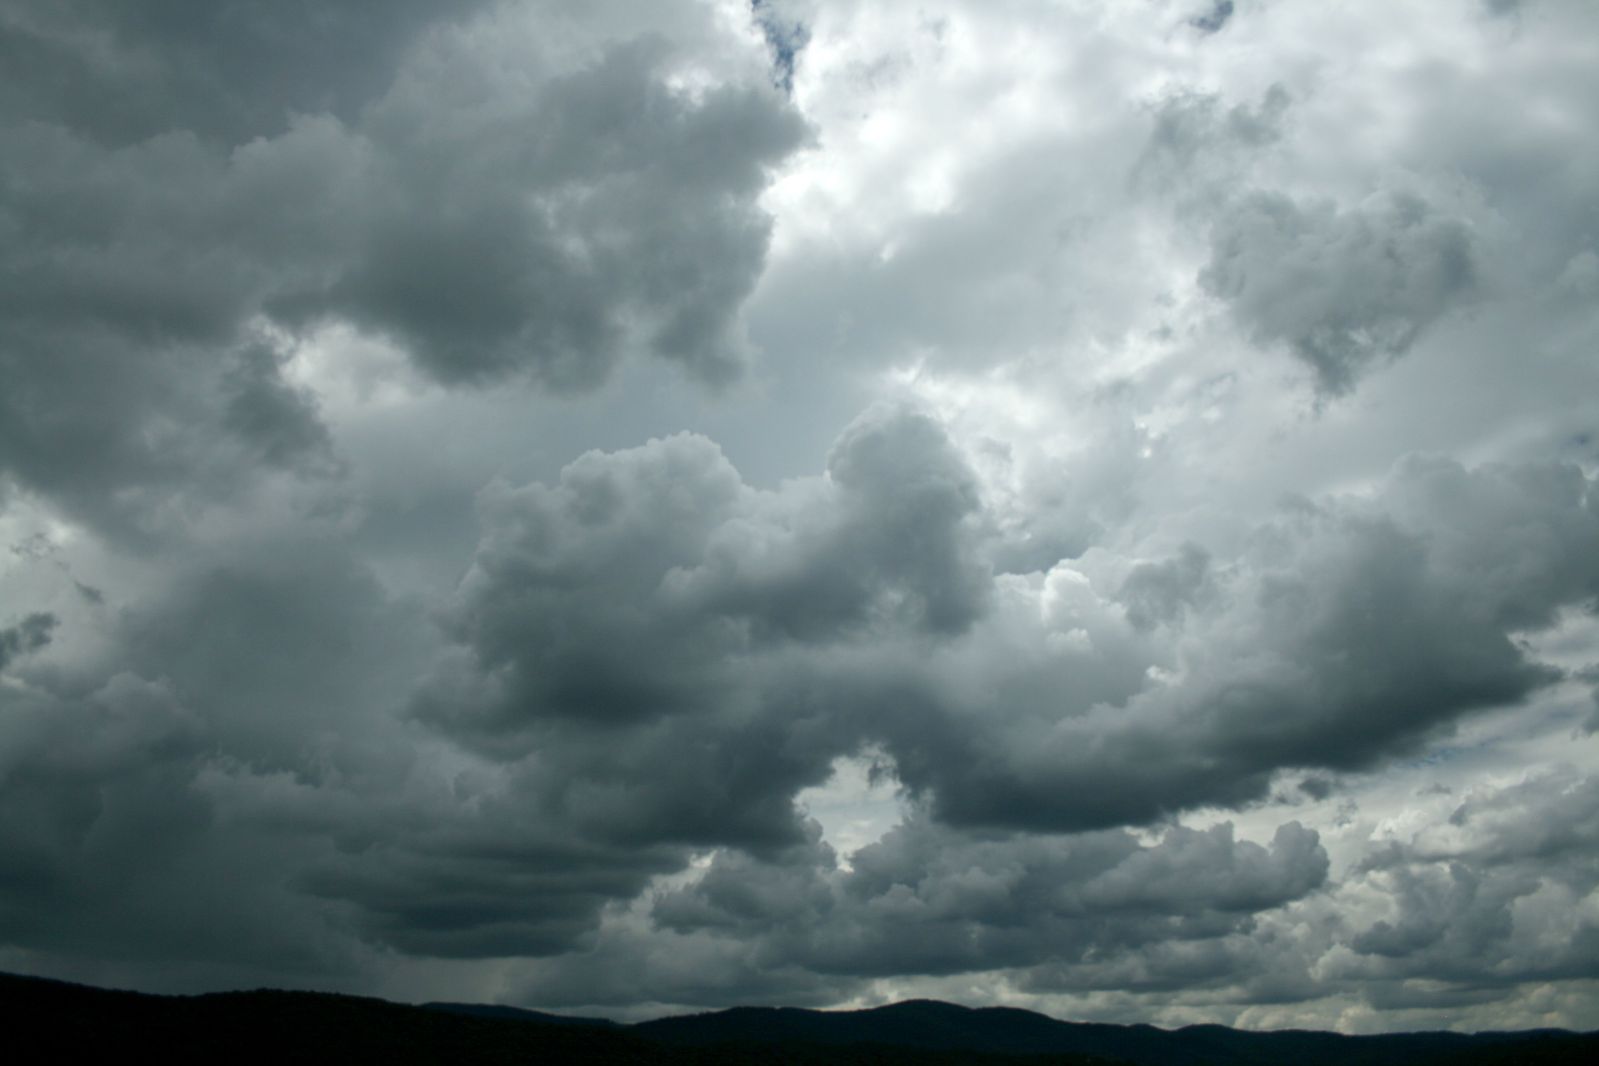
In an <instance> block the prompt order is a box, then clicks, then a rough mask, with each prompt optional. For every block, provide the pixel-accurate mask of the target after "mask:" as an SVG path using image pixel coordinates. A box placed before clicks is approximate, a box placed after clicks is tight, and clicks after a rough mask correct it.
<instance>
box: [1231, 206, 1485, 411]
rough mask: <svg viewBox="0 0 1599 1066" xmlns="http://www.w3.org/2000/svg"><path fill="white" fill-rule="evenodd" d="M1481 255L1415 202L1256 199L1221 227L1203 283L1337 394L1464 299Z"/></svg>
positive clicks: (1455, 228)
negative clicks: (1350, 204)
mask: <svg viewBox="0 0 1599 1066" xmlns="http://www.w3.org/2000/svg"><path fill="white" fill-rule="evenodd" d="M1474 259H1475V253H1474V251H1473V240H1472V234H1471V230H1470V228H1469V227H1468V226H1467V225H1466V224H1465V223H1463V222H1461V221H1460V220H1459V219H1454V218H1449V217H1447V216H1445V217H1439V215H1438V213H1437V211H1436V209H1434V208H1431V207H1430V206H1429V205H1428V204H1427V203H1426V201H1424V200H1421V199H1419V198H1417V197H1414V196H1408V195H1396V196H1392V197H1388V198H1386V199H1385V200H1383V201H1382V202H1378V203H1375V204H1369V205H1361V206H1360V207H1357V208H1355V209H1353V210H1347V211H1339V210H1338V209H1337V208H1335V207H1334V206H1332V205H1331V204H1326V203H1315V204H1309V205H1302V204H1299V203H1296V202H1295V201H1294V200H1292V199H1290V198H1288V197H1286V196H1283V195H1282V194H1280V193H1255V194H1253V195H1250V196H1247V197H1245V198H1243V199H1242V200H1241V201H1239V202H1238V203H1236V204H1234V205H1233V206H1232V207H1231V208H1229V209H1228V210H1227V211H1226V212H1225V213H1224V214H1223V215H1222V217H1221V218H1220V219H1219V220H1218V221H1217V222H1216V225H1215V229H1214V230H1213V233H1212V243H1211V258H1210V263H1209V264H1208V265H1207V266H1206V267H1205V268H1204V270H1203V271H1202V272H1201V274H1200V282H1201V284H1203V286H1204V287H1205V289H1206V290H1207V291H1209V292H1210V293H1212V294H1213V295H1216V296H1218V297H1221V298H1222V299H1224V300H1226V301H1227V302H1228V303H1229V304H1230V305H1231V307H1232V310H1233V313H1234V315H1235V316H1237V318H1238V319H1239V321H1240V322H1241V323H1242V324H1243V326H1244V328H1245V329H1246V330H1247V331H1248V332H1249V333H1250V335H1251V336H1252V337H1253V338H1254V339H1255V340H1257V341H1260V342H1263V343H1274V342H1283V343H1286V344H1287V345H1288V346H1289V347H1290V348H1291V349H1292V351H1293V352H1294V354H1295V355H1297V356H1298V357H1299V358H1301V359H1303V360H1304V361H1305V362H1307V363H1308V364H1309V365H1310V367H1311V368H1312V369H1313V370H1314V371H1315V373H1316V380H1317V383H1318V385H1319V386H1320V387H1321V388H1322V389H1324V390H1326V391H1328V392H1335V393H1336V392H1343V391H1347V390H1348V389H1349V388H1351V387H1352V385H1353V383H1354V380H1355V378H1356V377H1357V376H1358V375H1359V374H1360V372H1361V371H1362V370H1364V369H1366V367H1367V366H1368V365H1370V364H1371V363H1373V362H1375V361H1376V360H1378V359H1381V358H1394V357H1397V356H1399V355H1402V354H1404V352H1405V351H1406V350H1407V349H1408V348H1409V347H1410V346H1411V345H1412V344H1413V343H1415V340H1416V338H1417V337H1418V336H1419V335H1420V334H1421V331H1422V330H1424V329H1426V328H1427V327H1428V326H1429V325H1431V324H1432V323H1433V322H1434V321H1435V320H1436V319H1437V318H1438V317H1439V316H1441V315H1443V314H1444V313H1445V312H1447V311H1449V310H1451V309H1452V308H1454V307H1457V306H1460V305H1461V304H1463V303H1465V302H1466V301H1467V300H1468V299H1469V298H1470V296H1471V294H1472V292H1473V290H1474V288H1475V287H1476V285H1477V274H1478V268H1477V267H1476V266H1475V265H1474Z"/></svg>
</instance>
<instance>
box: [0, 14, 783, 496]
mask: <svg viewBox="0 0 1599 1066" xmlns="http://www.w3.org/2000/svg"><path fill="white" fill-rule="evenodd" d="M191 7H192V10H190V8H191ZM379 7H381V8H382V10H381V11H379ZM453 11H454V16H455V17H457V18H461V19H466V18H467V16H468V14H469V13H468V12H466V11H463V10H461V9H453ZM424 15H428V16H429V17H424ZM517 16H518V12H516V11H512V10H510V9H507V10H504V11H496V12H490V13H489V14H487V15H485V16H483V17H484V18H487V19H489V20H490V21H489V22H488V23H483V22H481V21H480V22H477V23H472V22H470V21H468V22H467V23H465V24H463V25H455V24H454V23H453V22H450V23H440V24H438V25H432V23H433V21H434V18H433V16H432V12H431V9H429V12H428V13H424V12H422V11H420V10H419V9H415V8H414V7H408V8H405V9H403V10H394V11H391V10H390V8H389V6H388V5H377V6H373V5H360V6H356V7H351V8H350V9H349V10H344V9H341V10H340V12H338V13H335V14H333V15H329V16H328V17H326V18H323V17H322V16H321V15H320V14H319V13H318V12H316V11H312V10H311V9H310V8H309V7H308V6H304V5H284V6H282V7H281V8H280V7H273V8H272V10H271V12H266V11H264V10H263V11H257V10H255V9H254V8H253V7H250V6H249V5H221V6H218V5H189V6H185V7H182V8H181V9H177V8H175V9H173V10H171V11H167V10H166V9H165V8H163V9H162V11H161V13H159V14H158V13H157V12H156V11H155V10H154V9H151V8H149V7H148V6H147V5H120V4H119V5H99V4H88V3H84V4H77V5H72V6H68V7H60V6H55V5H51V6H46V5H37V6H34V5H24V6H22V7H18V8H14V9H9V10H8V14H7V15H6V17H5V21H4V23H3V24H0V25H3V26H4V29H5V32H6V35H7V37H6V39H7V42H8V44H7V45H6V47H9V48H11V49H12V50H14V51H19V52H31V51H36V50H43V51H42V54H44V55H51V56H54V58H53V59H50V60H49V61H47V62H41V63H39V64H34V63H23V64H20V65H18V66H15V67H11V66H8V68H7V69H8V72H9V77H8V80H9V81H12V82H15V83H17V84H15V85H13V86H12V88H13V89H14V90H15V91H14V92H12V93H10V94H9V95H8V100H9V101H10V103H11V105H12V107H13V108H14V109H15V110H16V113H14V114H11V115H10V116H9V117H8V118H7V119H6V120H5V121H4V122H3V123H0V138H3V140H4V142H5V144H6V150H5V157H6V160H7V162H6V175H7V181H6V185H5V190H6V191H5V193H4V195H3V199H0V225H3V226H4V230H5V232H6V234H7V240H6V242H5V247H6V253H5V255H4V256H3V257H0V276H3V277H4V278H5V279H6V284H5V285H4V291H5V297H4V299H3V309H4V311H5V319H6V322H5V326H4V328H3V330H0V360H3V361H4V365H5V366H6V367H7V378H8V380H9V381H11V382H12V383H13V387H12V388H10V389H8V390H7V396H6V399H5V401H3V407H0V467H3V468H4V469H5V470H6V471H7V472H9V473H10V474H11V475H13V476H15V477H17V478H19V479H20V480H21V481H22V482H23V483H24V484H26V485H28V486H29V487H32V488H35V489H38V490H42V491H44V492H46V493H49V494H52V495H54V496H57V497H58V498H60V499H62V500H63V502H64V503H65V504H66V505H67V506H69V507H70V508H72V509H73V510H75V511H77V512H78V513H80V514H83V515H85V516H91V517H95V518H96V519H97V520H99V521H102V522H110V521H113V520H115V518H116V517H117V516H116V514H115V513H110V514H108V513H107V512H109V511H112V510H113V509H114V508H117V507H118V506H119V505H120V509H121V510H123V511H127V510H129V509H134V510H136V509H137V507H136V503H135V499H136V497H133V496H130V495H128V494H124V495H123V496H122V497H119V498H118V502H117V503H115V504H113V503H111V502H109V501H108V498H107V497H108V490H109V489H111V488H112V487H113V486H116V487H122V486H130V487H131V486H151V487H154V488H156V489H157V490H158V491H160V492H170V491H172V490H174V489H175V488H176V487H177V486H178V485H180V484H184V483H185V482H187V486H186V487H187V488H188V489H189V490H191V491H192V489H193V488H194V486H195V485H196V483H199V484H208V485H210V486H211V487H212V489H213V490H214V491H215V490H217V489H220V487H221V486H224V485H228V484H236V483H237V482H238V481H239V480H240V478H241V477H244V476H247V475H246V473H245V472H246V470H247V469H248V467H249V465H250V460H252V459H265V461H266V462H267V463H269V464H271V465H274V466H278V467H295V468H299V469H302V470H305V469H308V468H307V466H306V463H305V462H304V461H303V460H304V459H305V458H306V457H307V456H309V455H312V454H313V453H317V452H325V451H326V447H325V443H326V440H327V431H326V430H325V429H323V428H322V427H321V426H320V425H319V424H318V422H317V418H316V415H315V411H314V405H313V404H312V403H310V402H309V401H308V400H307V398H306V397H305V396H304V395H303V394H298V393H296V392H295V390H294V388H293V387H291V386H287V385H284V384H282V383H281V382H279V381H277V380H276V379H277V377H278V376H279V375H278V374H277V373H276V372H275V371H274V369H273V368H272V367H271V366H269V365H268V363H267V362H265V361H263V359H262V358H261V357H260V356H259V352H260V351H261V348H262V345H263V343H266V342H265V341H264V340H263V339H262V338H261V337H260V336H259V335H258V334H259V333H260V330H261V328H262V324H263V323H273V324H275V325H276V326H277V327H280V328H288V329H290V330H293V331H304V330H305V329H307V328H310V327H312V326H313V325H315V324H318V323H324V322H351V323H356V324H358V325H359V326H361V327H362V328H365V329H368V330H370V331H372V332H374V333H377V334H382V335H385V336H388V337H390V338H391V339H393V340H394V341H395V342H397V343H399V344H400V345H401V346H403V347H404V348H405V349H406V350H407V351H408V352H409V354H410V355H411V356H412V358H413V361H414V363H415V365H416V366H417V367H418V368H419V369H420V370H422V371H423V372H424V373H426V374H427V375H429V376H431V377H433V378H435V379H437V380H439V381H441V382H444V383H447V384H463V383H471V384H479V385H481V384H487V383H492V382H495V381H499V380H503V379H505V378H517V379H522V380H527V381H531V382H533V383H536V384H538V385H542V386H547V387H551V388H556V389H592V388H594V387H595V386H597V385H598V384H599V383H600V382H602V381H603V380H605V378H606V377H607V375H608V374H609V373H610V371H611V369H612V368H613V367H614V366H615V365H616V364H617V362H618V361H619V360H620V359H621V358H623V357H624V355H626V354H627V353H629V352H634V351H648V352H653V353H655V354H657V355H659V356H661V357H664V358H666V359H669V360H671V361H673V362H674V363H675V364H677V365H679V366H681V367H682V368H684V370H685V371H686V372H687V373H688V374H689V375H691V376H692V377H694V378H696V379H699V380H703V381H711V382H725V381H726V380H728V379H729V378H730V377H732V376H733V375H735V374H736V373H737V371H738V368H739V367H740V366H741V364H742V362H743V361H744V358H745V354H746V351H747V343H746V342H745V340H744V338H743V332H742V329H743V327H742V324H741V320H740V308H741V305H742V303H743V301H744V299H745V298H746V297H747V296H748V294H749V292H750V290H751V288H752V287H753V285H754V282H755V279H756V277H757V276H758V274H759V272H760V270H761V267H762V264H763V260H764V255H765V250H766V244H767V239H768V233H769V228H770V226H769V221H768V219H767V217H766V215H765V214H764V213H763V212H762V211H761V210H760V209H759V208H758V206H757V205H756V199H757V197H758V196H759V195H760V193H761V192H762V190H763V189H764V187H765V184H766V181H767V174H768V170H769V169H770V168H771V167H772V166H773V165H775V164H776V163H777V162H778V161H779V160H781V159H782V158H783V157H784V156H785V155H786V154H787V153H789V152H790V151H791V150H793V149H794V148H795V147H796V146H797V145H798V144H799V142H800V140H801V139H802V137H803V136H804V133H805V128H804V125H803V123H802V121H801V120H800V118H799V117H798V116H797V115H796V114H795V113H794V112H793V111H792V109H791V108H790V107H789V106H788V105H787V104H785V103H784V102H783V101H782V100H781V99H780V98H779V97H778V96H777V95H775V94H774V93H773V91H772V90H771V89H770V88H768V87H765V86H760V85H753V86H749V85H739V84H735V83H730V84H726V85H723V86H720V87H717V88H714V89H712V90H710V91H708V92H706V93H703V94H696V93H690V92H688V91H686V90H682V89H678V88H672V87H671V86H670V85H669V84H668V83H669V81H670V79H671V73H672V72H671V63H672V61H673V54H674V53H673V49H672V45H671V43H670V42H669V41H667V40H666V39H664V38H659V37H640V38H638V39H634V40H628V39H626V38H623V39H622V40H619V41H612V42H610V43H609V44H602V45H601V46H598V47H595V48H592V49H590V50H589V51H588V52H587V53H578V55H579V56H582V55H584V54H587V55H588V56H589V59H590V60H591V61H588V62H583V61H580V62H579V63H578V65H577V66H576V67H575V68H574V69H570V70H563V69H561V68H560V67H558V66H556V65H554V64H552V63H550V62H540V61H535V62H534V63H533V64H531V65H529V64H528V63H527V62H526V61H525V59H523V60H519V61H517V62H516V63H515V64H514V66H513V64H512V60H513V58H514V57H512V56H509V55H506V54H504V52H505V50H504V47H503V46H501V48H500V51H498V52H496V51H495V48H494V46H493V45H492V44H487V43H485V40H486V38H485V34H488V33H492V32H495V31H496V29H498V30H499V31H500V32H501V33H502V34H505V35H510V34H514V33H516V32H520V31H519V30H518V29H517V27H518V25H519V23H517V22H516V18H517ZM494 20H498V21H494ZM602 36H603V34H602ZM355 41H359V42H360V47H359V49H357V51H359V53H360V55H361V56H362V62H361V63H358V64H354V65H351V64H350V63H348V62H347V55H348V53H350V52H351V51H352V44H353V42H355ZM96 50H99V52H103V53H104V54H99V52H96ZM69 55H70V56H72V57H76V58H73V59H71V60H70V61H69V59H68V58H67V56H69ZM286 55H293V56H294V57H295V62H294V63H293V64H289V63H286V62H284V61H283V58H282V57H284V56H286ZM91 56H92V61H91ZM334 56H337V57H338V62H334V60H333V57H334ZM191 60H193V61H192V62H191ZM69 62H74V63H81V64H83V65H91V66H92V67H93V68H94V69H95V70H96V71H98V72H100V73H99V74H98V75H97V77H100V78H101V79H102V80H105V81H106V82H107V84H105V85H103V86H98V87H95V88H89V89H82V90H81V91H80V90H79V89H73V90H71V91H70V92H69V91H68V90H67V89H65V88H64V87H63V86H62V85H61V84H59V83H58V79H59V78H60V77H61V76H62V71H63V70H64V69H65V65H67V64H68V63H69ZM291 71H292V73H291ZM69 81H70V79H69ZM191 82H192V84H191ZM213 89H214V90H215V91H212V90H213ZM219 441H220V442H221V447H220V449H219V447H218V442H219ZM230 449H231V450H232V451H234V452H236V453H239V454H238V455H237V456H236V458H235V460H234V461H233V462H232V463H231V466H230V465H229V464H228V463H227V462H225V461H224V460H223V455H224V454H225V453H227V452H228V451H229V450H230ZM317 466H318V464H312V467H317ZM320 466H322V467H325V466H326V464H325V463H324V464H320Z"/></svg>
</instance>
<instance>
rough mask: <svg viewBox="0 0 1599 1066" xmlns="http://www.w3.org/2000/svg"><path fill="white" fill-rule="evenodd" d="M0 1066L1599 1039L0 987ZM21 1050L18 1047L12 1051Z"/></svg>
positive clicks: (1379, 1065) (37, 982)
mask: <svg viewBox="0 0 1599 1066" xmlns="http://www.w3.org/2000/svg"><path fill="white" fill-rule="evenodd" d="M0 1015H3V1016H4V1017H5V1019H6V1029H7V1035H8V1037H10V1040H9V1041H8V1045H9V1050H8V1055H7V1059H8V1061H9V1062H16V1063H29V1062H60V1061H74V1060H82V1061H88V1062H96V1061H107V1060H109V1059H110V1058H112V1057H119V1058H120V1057H124V1056H126V1055H127V1054H128V1053H129V1050H130V1049H133V1048H138V1049H140V1050H142V1051H144V1052H145V1053H146V1054H148V1055H151V1056H153V1057H155V1058H156V1059H157V1060H158V1061H162V1062H164V1063H178V1064H182V1063H189V1062H196V1063H198V1062H219V1061H227V1062H230V1063H237V1062H246V1063H249V1062H269V1061H270V1062H283V1061H312V1062H321V1061H327V1062H338V1063H340V1064H347V1063H365V1062H372V1063H377V1062H382V1063H384V1064H386V1066H396V1064H399V1066H403V1064H405V1063H424V1062H450V1063H496V1064H497V1063H507V1064H508V1063H520V1064H529V1063H538V1064H544V1066H550V1064H561V1063H592V1062H603V1063H623V1064H638V1066H646V1064H657V1063H660V1064H683V1066H690V1064H693V1066H698V1064H708V1063H781V1064H788V1066H810V1064H818V1066H819V1064H822V1063H830V1064H842V1066H850V1064H861V1066H866V1064H872V1066H912V1064H921V1066H956V1064H965V1066H1113V1064H1115V1063H1122V1064H1134V1066H1213V1064H1214V1066H1221V1064H1238V1066H1255V1064H1259V1066H1266V1064H1272V1066H1277V1064H1282V1063H1291V1064H1293V1066H1342V1064H1352V1066H1415V1064H1438V1066H1443V1064H1446V1063H1458V1064H1461V1066H1478V1064H1480V1066H1499V1064H1503V1066H1509V1064H1511V1063H1516V1064H1544V1063H1548V1064H1568V1063H1569V1064H1572V1066H1575V1064H1579V1063H1580V1064H1583V1066H1588V1064H1589V1063H1593V1062H1599V1033H1572V1032H1567V1031H1565V1030H1531V1031H1524V1032H1512V1033H1479V1034H1461V1033H1403V1034H1390V1035H1380V1036H1341V1035H1339V1034H1336V1033H1324V1032H1309V1031H1292V1030H1290V1031H1279V1032H1250V1031H1244V1030H1237V1029H1229V1028H1227V1027H1225V1026H1219V1025H1197V1026H1188V1027H1185V1028H1182V1029H1175V1030H1166V1029H1158V1028H1156V1027H1154V1026H1149V1025H1127V1026H1123V1025H1104V1024H1096V1023H1082V1022H1065V1021H1060V1020H1058V1019H1055V1018H1050V1017H1047V1016H1045V1015H1042V1014H1037V1013H1034V1012H1032V1011H1027V1010H1020V1009H1016V1008H1007V1007H985V1008H970V1007H962V1006H957V1005H955V1004H952V1003H943V1002H939V1001H936V1000H909V1001H906V1002H902V1003H895V1004H891V1005H889V1006H884V1007H875V1008H871V1009H867V1010H856V1011H815V1010H803V1009H799V1008H791V1007H790V1008H784V1007H736V1008H733V1009H731V1010H724V1011H716V1012H711V1013H704V1014H691V1015H680V1016H677V1017H671V1018H661V1019H657V1020H655V1021H650V1022H641V1023H638V1024H634V1025H620V1024H618V1023H615V1022H611V1021H608V1020H605V1019H602V1018H572V1017H566V1016H562V1015H554V1014H546V1013H543V1012H540V1011H531V1010H523V1009H520V1008H516V1007H505V1006H495V1005H491V1004H470V1003H430V1004H426V1005H423V1006H407V1005H403V1004H397V1003H390V1002H387V1001H385V1000H380V999H369V998H362V997H356V996H345V995H335V994H331V993H317V992H289V991H276V990H261V991H256V992H227V993H213V994H209V995H202V996H156V995H147V994H143V993H137V992H121V991H112V990H107V989H99V988H92V987H88V986H84V985H73V984H68V983H65V982H60V981H51V980H46V979H42V978H34V977H20V976H13V975H7V974H0ZM19 1049H20V1050H19Z"/></svg>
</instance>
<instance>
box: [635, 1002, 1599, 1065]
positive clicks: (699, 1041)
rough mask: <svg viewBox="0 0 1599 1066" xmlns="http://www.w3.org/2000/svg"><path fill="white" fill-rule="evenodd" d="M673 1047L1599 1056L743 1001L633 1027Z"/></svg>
mask: <svg viewBox="0 0 1599 1066" xmlns="http://www.w3.org/2000/svg"><path fill="white" fill-rule="evenodd" d="M630 1031H631V1032H633V1033H636V1034H638V1035H640V1036H647V1037H649V1038H650V1039H653V1040H658V1041H661V1042H662V1043H667V1044H676V1045H689V1046H701V1047H705V1046H714V1045H716V1044H720V1043H725V1042H730V1041H739V1042H744V1043H762V1042H764V1043H787V1042H793V1043H807V1044H821V1045H828V1046H839V1045H848V1044H854V1043H860V1042H867V1041H869V1042H874V1043H880V1044H890V1045H894V1046H898V1047H915V1048H925V1049H935V1048H937V1049H959V1050H969V1051H979V1052H989V1053H1001V1054H1009V1055H1017V1054H1031V1055H1040V1054H1076V1055H1089V1056H1098V1057H1101V1058H1105V1059H1120V1060H1124V1061H1127V1062H1130V1063H1135V1064H1137V1066H1210V1064H1219V1063H1230V1064H1238V1066H1279V1064H1282V1063H1292V1064H1294V1066H1343V1064H1354V1066H1416V1064H1428V1063H1437V1064H1440V1066H1441V1064H1444V1063H1479V1062H1480V1063H1498V1062H1506V1063H1509V1062H1516V1063H1544V1062H1549V1063H1564V1062H1572V1063H1579V1062H1580V1063H1591V1062H1599V1034H1596V1033H1587V1034H1578V1033H1569V1032H1566V1031H1563V1030H1532V1031H1526V1032H1517V1033H1477V1034H1464V1033H1448V1032H1435V1033H1397V1034H1388V1035H1380V1036H1343V1035H1340V1034H1338V1033H1325V1032H1314V1031H1305V1030H1279V1031H1276V1032H1253V1031H1249V1030H1241V1029H1229V1028H1227V1027H1226V1026H1222V1025H1194V1026H1188V1027H1185V1028H1182V1029H1172V1030H1168V1029H1157V1028H1156V1027H1154V1026H1151V1025H1103V1024H1093V1023H1083V1022H1063V1021H1059V1020H1057V1019H1054V1018H1050V1017H1048V1016H1046V1015H1043V1014H1037V1013H1035V1012H1033V1011H1028V1010H1019V1009H1016V1008H1012V1007H985V1008H976V1009H974V1008H970V1007H961V1006H957V1005H955V1004H953V1003H941V1002H937V1001H934V1000H909V1001H906V1002H904V1003H895V1004H892V1005H890V1006H886V1007H875V1008H871V1009H869V1010H858V1011H809V1010H797V1009H794V1008H772V1007H738V1008H734V1009H732V1010H726V1011H718V1012H715V1013H710V1014H691V1015H683V1016H679V1017H675V1018H662V1019H659V1020H657V1021H653V1022H644V1023H642V1024H639V1025H635V1026H633V1027H632V1028H631V1030H630Z"/></svg>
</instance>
